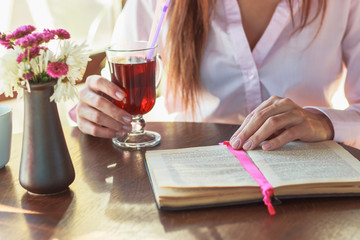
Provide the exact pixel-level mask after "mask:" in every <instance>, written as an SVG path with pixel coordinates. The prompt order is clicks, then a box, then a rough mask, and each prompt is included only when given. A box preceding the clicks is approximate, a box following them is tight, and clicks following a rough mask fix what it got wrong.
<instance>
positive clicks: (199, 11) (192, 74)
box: [165, 0, 326, 113]
mask: <svg viewBox="0 0 360 240" xmlns="http://www.w3.org/2000/svg"><path fill="white" fill-rule="evenodd" d="M287 1H288V2H289V6H290V12H291V18H292V22H293V25H294V24H295V23H294V15H293V5H294V4H293V1H294V0H287ZM314 1H318V7H317V10H316V14H315V15H314V16H313V17H311V18H310V9H311V6H312V3H313V2H314ZM214 7H215V1H214V0H175V1H171V6H170V8H169V19H170V22H169V31H168V34H167V43H168V44H169V45H168V46H167V53H166V55H165V57H167V58H168V59H167V60H168V61H167V62H168V64H169V66H168V67H169V71H168V81H167V88H169V89H171V90H172V91H171V92H172V93H173V94H174V96H172V97H173V98H175V99H176V97H178V96H179V95H180V98H181V101H182V104H183V105H184V106H185V110H190V111H191V113H194V112H195V109H196V107H197V105H198V99H197V96H198V93H199V92H200V90H201V83H200V63H201V58H202V54H203V52H204V49H205V47H206V41H207V37H208V30H209V22H210V14H211V11H212V10H213V9H214ZM325 11H326V0H303V4H302V9H301V12H300V22H299V23H298V25H297V26H296V27H295V26H294V27H295V28H294V29H295V30H294V33H295V32H297V31H301V30H302V29H303V28H305V27H306V26H307V25H309V24H311V23H312V22H313V21H315V19H316V18H317V17H319V15H321V24H322V22H323V19H324V16H325ZM320 26H321V25H320ZM319 30H320V28H319ZM319 30H318V31H319ZM317 33H318V32H317ZM317 33H316V35H317ZM316 35H315V36H316ZM168 92H169V91H167V93H168Z"/></svg>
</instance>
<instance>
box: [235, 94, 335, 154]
mask: <svg viewBox="0 0 360 240" xmlns="http://www.w3.org/2000/svg"><path fill="white" fill-rule="evenodd" d="M333 137H334V130H333V126H332V124H331V122H330V120H329V119H328V118H327V117H326V116H325V115H324V114H322V113H313V112H309V111H307V110H305V109H303V108H301V107H300V106H298V105H296V104H295V103H294V102H293V101H291V100H290V99H288V98H280V97H276V96H272V97H270V98H269V99H268V100H266V101H264V102H263V103H262V104H260V105H259V106H258V107H257V108H256V109H255V110H254V111H253V112H251V113H250V114H249V115H248V116H247V117H246V118H245V120H244V122H243V123H242V125H241V127H240V128H239V129H238V130H237V131H236V132H235V133H234V135H233V136H232V137H231V139H230V144H231V146H232V147H233V148H234V149H240V148H243V149H244V150H251V149H254V148H255V147H257V146H258V145H259V144H260V143H262V142H263V141H265V142H264V143H263V144H262V149H263V150H273V149H276V148H279V147H281V146H283V145H285V144H286V143H288V142H291V141H294V140H302V141H307V142H315V141H322V140H329V139H333Z"/></svg>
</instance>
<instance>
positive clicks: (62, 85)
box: [50, 79, 79, 103]
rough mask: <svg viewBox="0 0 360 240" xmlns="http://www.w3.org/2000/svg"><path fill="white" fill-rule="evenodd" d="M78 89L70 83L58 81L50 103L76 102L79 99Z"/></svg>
mask: <svg viewBox="0 0 360 240" xmlns="http://www.w3.org/2000/svg"><path fill="white" fill-rule="evenodd" d="M78 95H79V94H78V92H77V89H76V88H75V87H74V86H73V85H72V84H71V82H69V81H64V79H58V81H57V84H56V85H55V86H54V94H53V95H52V96H51V97H50V101H54V100H55V102H57V103H58V102H60V101H61V100H64V101H66V100H74V99H77V98H78Z"/></svg>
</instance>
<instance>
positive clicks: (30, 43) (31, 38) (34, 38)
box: [15, 33, 45, 48]
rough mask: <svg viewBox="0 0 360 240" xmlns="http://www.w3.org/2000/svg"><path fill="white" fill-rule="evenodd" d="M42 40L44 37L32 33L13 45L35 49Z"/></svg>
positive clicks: (40, 34)
mask: <svg viewBox="0 0 360 240" xmlns="http://www.w3.org/2000/svg"><path fill="white" fill-rule="evenodd" d="M43 42H45V40H44V35H43V34H42V33H32V34H28V35H26V36H25V37H23V38H20V39H18V40H16V42H15V45H19V46H22V47H23V48H28V47H37V46H39V45H41V44H42V43H43Z"/></svg>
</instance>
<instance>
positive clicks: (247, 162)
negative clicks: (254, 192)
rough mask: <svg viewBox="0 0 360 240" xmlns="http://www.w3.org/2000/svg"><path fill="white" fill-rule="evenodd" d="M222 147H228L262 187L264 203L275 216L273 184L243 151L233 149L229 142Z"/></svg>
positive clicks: (223, 143)
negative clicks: (272, 202) (272, 197)
mask: <svg viewBox="0 0 360 240" xmlns="http://www.w3.org/2000/svg"><path fill="white" fill-rule="evenodd" d="M219 144H220V145H226V146H227V148H228V149H229V150H230V152H231V153H232V154H234V156H235V157H236V158H237V159H238V160H239V162H240V163H241V165H242V166H243V167H244V168H245V170H246V171H247V172H248V173H249V174H250V175H251V176H252V177H253V178H254V180H255V181H256V182H257V183H258V184H259V185H260V189H261V193H262V194H263V196H264V198H263V201H264V203H265V205H266V206H267V208H268V211H269V213H270V215H275V209H274V207H273V205H272V204H271V196H272V195H273V194H274V189H273V187H272V186H271V184H270V183H269V182H268V181H267V180H266V178H265V177H264V175H263V174H262V173H261V172H260V170H259V169H258V168H257V167H256V166H255V164H254V163H253V161H251V159H250V158H249V157H248V156H247V155H246V153H245V152H244V151H243V150H235V149H233V148H232V147H231V145H230V143H229V142H228V141H225V142H222V143H219Z"/></svg>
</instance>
